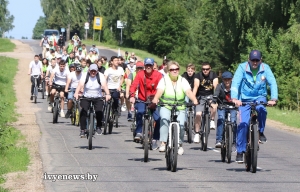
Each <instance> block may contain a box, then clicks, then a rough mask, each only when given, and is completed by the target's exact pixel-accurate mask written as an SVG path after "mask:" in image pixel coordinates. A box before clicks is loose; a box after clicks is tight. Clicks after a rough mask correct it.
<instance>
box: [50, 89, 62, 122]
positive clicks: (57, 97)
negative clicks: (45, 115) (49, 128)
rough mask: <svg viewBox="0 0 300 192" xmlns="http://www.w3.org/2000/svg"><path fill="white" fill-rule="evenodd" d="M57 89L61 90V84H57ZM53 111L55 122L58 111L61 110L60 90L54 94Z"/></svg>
mask: <svg viewBox="0 0 300 192" xmlns="http://www.w3.org/2000/svg"><path fill="white" fill-rule="evenodd" d="M55 89H57V90H59V89H61V86H60V85H55ZM52 111H53V124H54V123H57V120H58V113H59V111H60V93H59V91H56V93H55V95H54V102H53V107H52Z"/></svg>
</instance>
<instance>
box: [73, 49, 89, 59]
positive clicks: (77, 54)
mask: <svg viewBox="0 0 300 192" xmlns="http://www.w3.org/2000/svg"><path fill="white" fill-rule="evenodd" d="M76 56H78V57H79V60H81V59H85V57H86V56H85V54H84V53H83V52H82V48H79V49H78V52H77V53H76V54H75V57H76Z"/></svg>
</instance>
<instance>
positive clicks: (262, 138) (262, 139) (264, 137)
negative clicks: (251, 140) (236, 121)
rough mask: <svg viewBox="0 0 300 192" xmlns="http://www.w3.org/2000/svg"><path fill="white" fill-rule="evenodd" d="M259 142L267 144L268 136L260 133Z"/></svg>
mask: <svg viewBox="0 0 300 192" xmlns="http://www.w3.org/2000/svg"><path fill="white" fill-rule="evenodd" d="M259 142H260V143H265V142H267V138H266V136H265V135H264V133H261V132H260V133H259Z"/></svg>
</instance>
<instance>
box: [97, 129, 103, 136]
mask: <svg viewBox="0 0 300 192" xmlns="http://www.w3.org/2000/svg"><path fill="white" fill-rule="evenodd" d="M96 135H102V130H101V129H100V128H99V127H97V130H96Z"/></svg>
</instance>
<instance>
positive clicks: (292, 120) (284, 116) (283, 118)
mask: <svg viewBox="0 0 300 192" xmlns="http://www.w3.org/2000/svg"><path fill="white" fill-rule="evenodd" d="M267 110H268V116H267V118H268V119H272V120H274V121H278V122H281V123H283V124H285V125H288V126H290V127H296V128H300V119H299V116H300V113H298V112H297V111H287V110H280V109H277V108H275V107H268V108H267Z"/></svg>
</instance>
